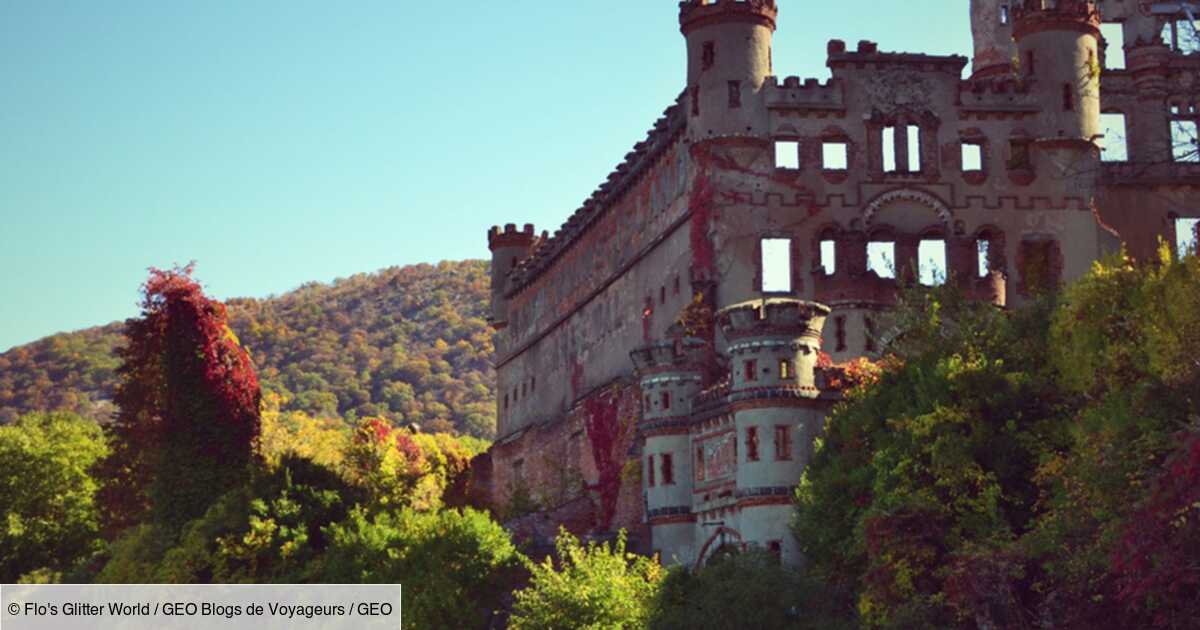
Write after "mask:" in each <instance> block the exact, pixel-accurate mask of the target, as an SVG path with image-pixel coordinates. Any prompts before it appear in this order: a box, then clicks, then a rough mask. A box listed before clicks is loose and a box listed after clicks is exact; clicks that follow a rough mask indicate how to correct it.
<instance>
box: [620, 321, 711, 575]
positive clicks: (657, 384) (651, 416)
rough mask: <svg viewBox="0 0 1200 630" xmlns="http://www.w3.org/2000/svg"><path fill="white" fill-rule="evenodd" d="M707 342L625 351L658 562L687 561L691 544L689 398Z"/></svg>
mask: <svg viewBox="0 0 1200 630" xmlns="http://www.w3.org/2000/svg"><path fill="white" fill-rule="evenodd" d="M709 356H710V353H709V345H708V344H707V343H705V342H704V341H701V340H700V339H695V338H691V337H688V338H681V339H674V340H669V341H664V342H660V343H656V344H651V345H648V346H645V347H642V348H639V349H637V350H634V351H633V352H632V353H630V358H632V359H633V363H634V365H635V366H637V371H638V378H639V381H640V383H641V388H642V419H641V422H640V423H639V424H638V433H639V435H640V436H641V439H642V440H644V442H643V448H642V453H643V454H642V458H643V463H642V466H643V474H642V486H643V488H644V490H645V493H646V516H647V520H648V521H649V523H650V537H651V544H652V547H653V549H654V550H655V551H656V552H658V553H660V554H661V556H662V559H663V561H664V562H667V563H680V564H690V563H692V562H694V561H695V558H693V557H691V550H692V549H693V547H694V544H695V541H694V540H693V533H694V529H695V520H696V519H695V516H694V515H693V514H692V511H691V505H692V479H693V470H692V458H691V441H690V438H689V434H688V431H689V426H690V415H691V404H692V398H693V397H694V396H695V395H696V394H698V393H699V392H700V389H701V386H702V385H703V380H704V372H705V367H706V364H705V362H706V361H707V359H708V358H709Z"/></svg>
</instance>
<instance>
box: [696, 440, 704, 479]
mask: <svg viewBox="0 0 1200 630" xmlns="http://www.w3.org/2000/svg"><path fill="white" fill-rule="evenodd" d="M696 481H704V446H703V445H700V446H697V447H696Z"/></svg>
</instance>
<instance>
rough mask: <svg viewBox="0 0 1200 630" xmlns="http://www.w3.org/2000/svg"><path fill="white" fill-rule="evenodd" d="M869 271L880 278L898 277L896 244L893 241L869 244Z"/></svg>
mask: <svg viewBox="0 0 1200 630" xmlns="http://www.w3.org/2000/svg"><path fill="white" fill-rule="evenodd" d="M867 271H874V272H875V274H876V275H878V276H879V277H880V278H895V277H896V244H895V243H893V242H891V241H871V242H870V243H867Z"/></svg>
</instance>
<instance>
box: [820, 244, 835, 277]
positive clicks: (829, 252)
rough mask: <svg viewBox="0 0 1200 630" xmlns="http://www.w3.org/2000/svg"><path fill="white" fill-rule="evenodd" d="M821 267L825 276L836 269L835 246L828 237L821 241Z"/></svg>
mask: <svg viewBox="0 0 1200 630" xmlns="http://www.w3.org/2000/svg"><path fill="white" fill-rule="evenodd" d="M821 269H822V270H824V272H825V275H827V276H832V275H833V274H834V272H836V271H837V246H836V244H835V243H834V241H832V240H830V239H825V240H822V241H821Z"/></svg>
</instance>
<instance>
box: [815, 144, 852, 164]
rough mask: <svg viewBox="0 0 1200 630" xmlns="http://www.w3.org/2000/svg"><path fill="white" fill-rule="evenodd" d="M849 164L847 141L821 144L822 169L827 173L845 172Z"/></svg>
mask: <svg viewBox="0 0 1200 630" xmlns="http://www.w3.org/2000/svg"><path fill="white" fill-rule="evenodd" d="M848 164H849V159H848V157H847V146H846V143H845V141H841V140H832V141H826V142H823V143H821V168H823V169H825V170H827V171H844V170H846V168H847V165H848Z"/></svg>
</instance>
